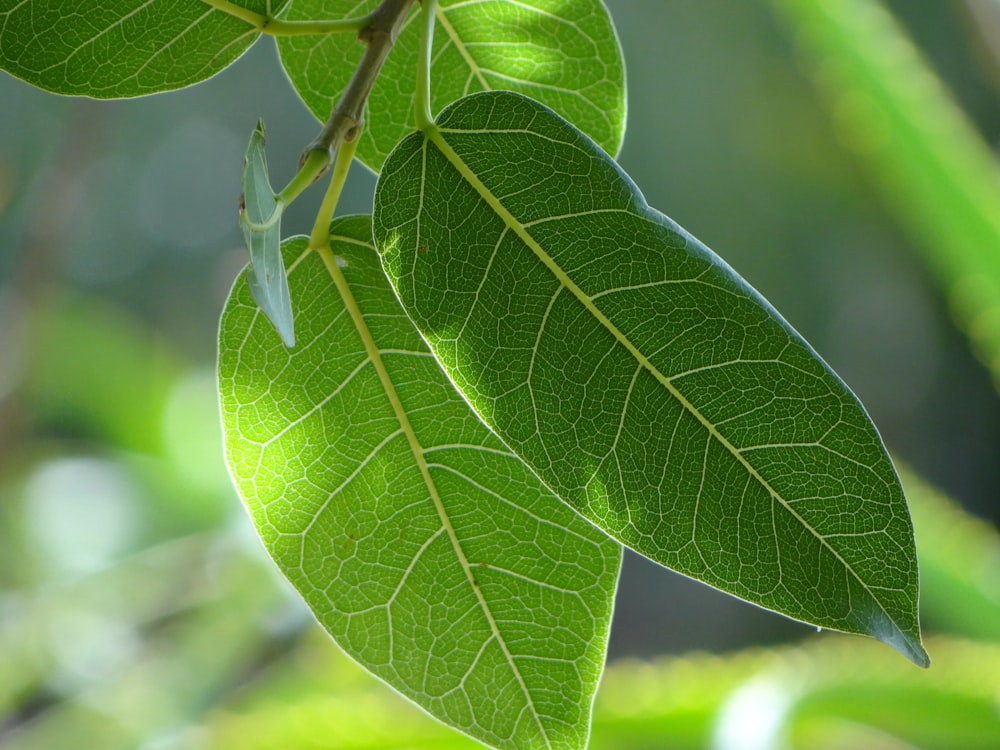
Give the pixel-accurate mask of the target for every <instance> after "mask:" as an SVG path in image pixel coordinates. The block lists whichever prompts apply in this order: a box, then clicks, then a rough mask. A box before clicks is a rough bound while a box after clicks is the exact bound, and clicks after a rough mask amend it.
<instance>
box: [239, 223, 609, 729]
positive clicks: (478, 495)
mask: <svg viewBox="0 0 1000 750" xmlns="http://www.w3.org/2000/svg"><path fill="white" fill-rule="evenodd" d="M331 233H332V235H333V251H334V252H335V253H336V254H337V258H336V259H335V258H334V256H333V255H332V254H331V253H330V252H329V251H326V250H323V251H319V252H314V251H310V250H309V249H308V248H307V242H306V240H305V239H303V238H298V239H293V240H289V241H287V242H286V243H285V244H284V252H285V257H286V261H287V263H288V268H289V280H290V283H291V286H292V289H293V291H294V295H295V300H296V313H297V318H298V324H299V347H298V348H297V349H296V350H295V351H289V350H288V349H286V348H284V347H283V346H282V345H281V342H280V341H279V340H278V337H277V336H276V335H275V333H274V331H273V330H272V329H271V326H270V325H269V324H267V323H266V322H265V321H264V319H263V316H262V315H261V312H260V310H259V309H258V308H257V307H256V306H255V305H254V304H253V302H252V300H251V299H250V296H249V294H248V293H247V292H246V285H244V284H241V283H237V284H236V285H235V287H234V290H233V293H232V295H231V297H230V299H229V301H228V303H227V304H226V308H225V312H224V313H223V316H222V323H221V332H220V344H219V388H220V398H221V407H222V415H223V423H224V430H225V447H226V456H227V460H228V462H229V467H230V471H231V472H232V475H233V477H234V480H235V482H236V485H237V488H238V489H239V492H240V495H241V496H242V498H243V500H244V502H245V503H246V504H247V506H248V508H249V510H250V514H251V516H252V518H253V521H254V524H255V525H256V527H257V530H258V532H259V533H260V535H261V538H262V539H263V541H264V544H265V546H266V547H267V550H268V552H269V553H270V554H271V556H272V557H273V558H274V560H275V562H276V563H277V564H278V566H279V567H280V568H281V570H282V571H283V572H284V573H285V575H286V576H287V577H288V579H289V580H290V581H291V582H292V584H293V585H294V586H295V587H296V588H297V589H298V590H299V591H300V592H301V593H302V595H303V597H304V598H305V600H306V601H307V602H308V604H309V606H310V607H311V608H312V610H313V612H314V613H315V615H316V617H317V618H318V619H319V621H320V622H321V623H322V625H323V627H325V628H326V629H327V631H328V632H329V633H330V634H331V635H332V636H333V637H334V639H335V640H336V641H337V643H339V644H340V646H341V647H342V648H343V649H344V650H345V651H347V653H348V654H350V655H351V656H352V657H353V658H355V659H356V660H357V661H358V662H360V663H361V664H362V665H363V666H365V667H366V668H367V669H369V670H370V671H371V672H372V673H373V674H375V675H377V676H378V677H380V678H381V679H383V680H384V681H385V682H387V683H388V684H389V685H391V686H392V687H394V688H396V689H397V690H399V691H400V692H401V693H403V694H404V695H406V696H408V697H409V698H411V699H412V700H413V701H415V702H416V703H418V704H419V705H421V706H422V707H423V708H424V709H425V710H426V711H428V712H429V713H431V714H432V715H433V716H435V717H437V718H438V719H440V720H442V721H444V722H446V723H448V724H450V725H452V726H454V727H457V728H458V729H460V730H461V731H463V732H465V733H467V734H469V735H471V736H472V737H475V738H476V739H479V740H480V741H482V742H486V743H488V744H490V745H494V746H496V747H510V748H514V747H518V748H523V747H566V748H582V747H584V746H585V745H586V740H587V736H588V733H589V724H590V708H591V705H592V702H593V698H594V694H595V691H596V689H597V683H598V680H599V678H600V675H601V671H602V669H603V661H604V653H605V648H606V645H607V637H608V629H609V622H610V616H611V609H612V603H613V597H614V591H615V586H616V581H617V575H618V567H619V562H620V558H621V547H620V545H618V544H617V543H615V542H613V541H612V540H610V539H608V537H606V536H605V535H604V534H602V533H601V532H599V531H598V530H597V529H595V528H593V526H591V525H590V524H588V523H587V522H586V521H584V520H583V519H582V518H580V517H579V516H577V515H576V514H574V513H573V512H572V511H570V509H569V508H567V507H566V506H565V505H564V504H563V503H560V502H559V501H558V500H557V499H556V498H554V497H553V496H552V495H551V494H550V493H548V491H546V490H545V488H544V487H543V486H542V485H541V484H540V483H539V482H538V480H537V479H536V478H535V477H534V475H533V474H532V473H531V472H530V471H529V470H528V469H527V467H525V466H524V464H523V463H521V462H520V461H519V460H518V459H516V458H515V457H514V456H513V455H512V454H510V452H509V451H508V450H507V449H506V448H505V447H504V446H503V444H502V443H500V441H499V440H497V439H496V438H495V437H494V436H493V435H492V434H491V433H490V432H489V431H488V430H487V429H486V428H485V427H484V426H483V425H482V424H481V423H480V422H479V421H478V420H477V419H476V417H475V415H474V414H473V413H472V411H471V410H470V409H469V408H468V406H467V405H466V404H465V402H464V401H463V400H462V399H461V398H460V397H459V395H458V394H457V393H456V392H455V390H454V389H453V388H452V387H451V385H450V383H449V382H448V380H447V378H445V376H444V374H443V373H442V372H441V370H440V369H439V367H438V365H437V364H436V362H435V361H434V359H433V357H432V356H431V355H430V353H429V352H428V351H427V349H426V346H425V345H424V343H423V342H422V340H421V339H420V337H419V335H418V334H417V332H416V330H415V329H414V328H413V326H412V324H411V323H410V322H409V321H408V320H407V318H406V316H405V315H404V313H403V311H402V310H401V309H400V307H399V303H398V301H397V300H396V299H395V297H394V296H393V294H392V290H391V288H390V287H389V284H388V282H387V281H386V279H385V276H384V274H383V273H382V271H381V269H380V268H379V263H378V257H377V255H376V253H375V252H374V249H373V247H372V245H371V239H370V237H371V221H370V217H351V218H348V219H341V220H337V221H335V222H334V223H333V225H331ZM341 274H343V275H342V276H341ZM345 278H346V281H345ZM347 285H349V290H348V286H347Z"/></svg>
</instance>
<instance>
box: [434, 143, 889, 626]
mask: <svg viewBox="0 0 1000 750" xmlns="http://www.w3.org/2000/svg"><path fill="white" fill-rule="evenodd" d="M424 135H425V143H426V141H427V140H430V141H431V142H433V143H434V145H435V146H437V148H438V149H439V150H440V151H441V153H442V154H443V155H444V157H445V158H446V159H447V160H448V162H449V163H450V164H451V165H452V166H453V167H454V168H455V169H456V170H457V171H458V172H459V174H460V175H461V176H462V177H463V178H464V179H465V180H466V181H467V182H468V183H469V184H470V185H471V186H472V187H473V189H474V190H475V191H476V192H477V193H478V194H479V196H480V197H481V198H482V199H483V200H485V201H486V202H487V204H489V206H490V208H492V209H493V210H494V211H495V212H496V213H497V215H499V216H500V218H502V219H503V221H504V223H505V224H506V226H507V228H508V229H510V230H512V231H513V232H514V233H515V234H517V236H518V237H519V238H520V239H521V241H522V242H524V243H525V244H526V245H527V246H528V247H529V248H531V250H532V252H533V253H535V255H536V256H537V257H538V259H539V260H541V261H542V263H544V264H545V266H546V267H547V268H548V269H549V270H550V271H551V272H552V274H553V275H554V276H555V277H556V279H557V280H558V281H559V282H560V283H561V284H562V285H563V286H565V287H566V288H567V289H569V290H570V291H571V292H572V293H573V295H574V296H575V297H576V298H577V299H578V300H579V301H580V302H581V303H582V304H583V305H584V307H586V309H587V310H588V312H590V313H591V314H592V315H593V316H594V317H595V318H596V319H597V321H598V322H599V323H600V324H601V325H602V326H604V327H605V328H606V329H607V330H608V331H609V332H610V333H611V334H612V335H613V336H614V337H615V339H616V340H617V341H618V342H619V343H620V344H622V345H623V346H624V347H625V348H626V349H627V350H628V351H629V353H630V354H631V355H632V356H633V357H634V358H635V359H636V361H637V362H638V363H639V364H640V365H641V366H642V367H644V368H645V369H646V370H648V371H649V373H650V374H651V375H652V376H653V377H655V378H656V379H657V381H659V382H660V383H661V384H662V385H663V386H664V387H665V388H666V389H667V390H668V391H669V392H670V394H671V395H672V396H674V398H676V399H677V400H678V401H679V402H680V404H681V406H682V407H683V408H684V409H685V410H687V411H688V412H690V413H691V414H692V415H693V416H694V417H695V418H696V419H697V420H698V421H699V422H700V423H701V424H702V426H704V427H705V429H706V430H708V431H709V433H710V434H711V435H712V436H713V437H714V438H715V439H716V440H718V441H719V442H720V443H721V444H722V446H723V447H724V448H725V449H726V450H727V451H728V452H729V453H731V454H732V455H733V457H734V458H736V460H737V461H739V462H740V464H742V465H743V467H744V468H745V469H746V470H747V471H748V472H749V473H750V475H751V476H752V477H754V479H756V480H757V481H758V482H759V483H760V484H761V486H762V487H764V489H765V490H767V492H768V493H769V494H770V495H771V497H772V498H773V499H774V500H776V501H777V502H778V504H779V505H780V506H781V507H783V508H784V509H785V510H786V511H787V512H788V513H790V514H791V515H792V517H793V518H795V519H796V520H797V521H798V522H799V523H801V524H802V526H803V527H804V528H806V529H808V530H809V532H810V533H811V534H812V535H813V536H814V537H815V538H816V539H817V540H818V541H819V543H820V544H821V545H822V546H823V547H825V548H826V549H827V550H828V551H829V552H830V554H832V555H833V556H834V557H835V558H836V559H837V560H838V561H839V562H840V563H841V564H842V565H843V566H844V567H845V568H846V569H847V570H849V571H850V573H851V575H852V576H853V577H854V579H855V580H856V581H857V582H858V583H859V584H860V585H861V587H862V588H863V589H864V590H865V591H866V592H867V593H868V595H869V596H870V597H871V598H872V601H874V602H875V604H876V606H878V608H879V609H881V610H882V612H883V614H884V615H885V616H886V617H887V618H889V621H890V622H891V623H892V624H893V626H894V627H895V628H896V630H897V631H899V632H900V633H901V634H903V635H904V637H906V638H907V639H908V638H909V636H908V635H906V634H905V633H903V631H902V629H901V628H900V627H899V624H898V623H897V622H896V620H895V619H894V618H893V617H892V615H890V614H889V613H888V612H887V611H886V609H885V607H884V606H882V602H880V601H879V599H878V597H876V596H875V594H874V593H873V592H872V590H871V588H870V587H869V586H868V584H867V583H865V582H864V581H863V580H862V579H861V577H860V576H859V575H858V573H857V572H856V571H855V570H854V568H853V567H852V566H851V565H849V564H848V563H847V561H846V560H844V558H843V557H841V555H840V554H839V553H838V552H837V550H835V549H834V548H833V547H832V546H830V544H829V542H827V540H826V538H825V537H824V536H823V535H822V534H820V533H819V532H817V531H816V529H814V528H813V527H812V526H811V525H810V524H809V523H807V522H806V520H805V519H804V518H803V517H802V516H801V515H799V513H798V512H796V510H795V509H794V508H793V507H792V506H791V505H789V504H788V502H787V501H786V500H785V499H784V498H783V497H782V496H781V495H780V494H779V493H778V492H777V491H776V490H775V489H774V488H773V487H772V486H771V485H770V483H769V482H768V481H767V480H766V479H764V477H762V476H761V475H760V473H759V472H758V471H757V469H756V467H754V466H753V465H752V464H750V463H749V462H748V461H747V460H746V458H744V456H743V455H742V454H741V453H740V452H739V450H738V449H737V448H736V446H734V445H733V444H732V443H730V442H729V440H727V439H726V437H725V436H723V435H722V434H721V433H720V432H719V431H718V430H717V429H716V427H715V425H714V424H712V422H711V420H709V419H708V418H706V417H705V415H703V414H702V413H701V412H700V411H699V410H698V409H697V408H696V407H695V405H694V404H692V403H691V402H690V401H688V399H687V398H685V397H684V394H682V393H681V392H680V391H679V390H677V388H676V386H674V384H673V383H672V382H671V381H670V379H669V378H668V377H667V376H666V375H664V374H663V373H662V372H660V371H659V370H658V369H657V368H656V367H655V366H654V365H653V363H652V362H650V361H649V359H647V358H646V356H645V355H644V354H643V353H642V352H641V351H639V349H638V348H637V347H636V346H635V345H634V344H633V343H632V342H631V341H630V340H629V339H628V337H627V336H625V334H624V333H622V332H621V330H619V329H618V327H617V326H616V325H614V324H613V323H612V322H611V321H610V320H609V319H608V318H607V316H605V315H604V313H602V312H601V311H600V310H599V309H598V308H597V306H596V305H594V303H593V301H592V300H591V299H590V297H589V296H587V294H586V293H585V292H584V291H583V290H582V289H581V288H580V287H579V286H577V284H576V283H575V282H574V281H573V280H572V279H571V278H570V277H569V276H568V275H567V274H566V272H565V271H563V270H562V268H561V267H560V266H559V264H557V263H556V262H555V260H554V259H553V258H552V257H551V256H550V255H549V254H548V253H546V252H545V250H544V249H543V248H542V247H541V245H539V244H538V242H537V241H536V240H535V238H534V237H532V236H531V235H530V234H529V233H528V230H527V229H526V228H525V227H524V225H523V224H521V222H520V221H518V220H517V218H516V217H515V216H514V215H513V214H512V213H510V211H508V210H507V208H506V206H504V205H503V203H501V202H500V199H499V198H497V197H496V196H495V195H494V194H493V192H492V191H491V190H490V189H489V188H488V187H486V185H485V184H484V183H483V182H482V180H480V179H479V177H478V176H477V175H476V174H475V173H474V172H473V171H472V170H471V169H470V168H469V166H468V165H467V164H466V163H465V161H464V160H463V159H462V157H461V156H459V155H458V153H457V152H456V151H455V150H454V149H453V148H452V147H451V144H449V143H448V142H447V141H446V140H445V138H444V135H443V134H442V132H441V131H440V129H438V128H437V127H436V126H435V127H431V128H428V129H427V130H426V131H425V132H424Z"/></svg>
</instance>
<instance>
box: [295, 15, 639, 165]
mask: <svg viewBox="0 0 1000 750" xmlns="http://www.w3.org/2000/svg"><path fill="white" fill-rule="evenodd" d="M377 5H378V3H377V1H376V0H363V1H362V2H358V1H357V0H296V1H295V3H294V4H293V5H292V6H291V8H289V12H288V18H289V19H301V20H316V19H331V18H341V17H356V16H361V15H363V14H365V13H368V12H370V11H372V10H373V9H374V8H375V7H376V6H377ZM415 15H416V13H414V15H413V16H411V17H410V19H409V20H408V21H407V26H406V27H404V28H403V30H402V31H401V32H400V34H399V39H398V40H397V41H396V46H395V47H394V48H393V50H392V53H391V54H390V55H389V57H388V59H387V60H386V63H385V68H384V70H383V73H382V74H381V76H380V77H379V81H378V82H377V83H376V84H375V89H374V91H373V92H372V96H371V99H370V100H369V102H368V110H367V115H366V121H365V130H364V132H363V133H362V135H361V140H360V143H359V144H358V152H357V157H358V159H359V160H361V161H362V162H363V163H364V164H365V165H366V166H367V167H368V168H369V169H371V170H373V171H374V172H378V171H379V169H381V167H382V163H383V162H384V161H385V157H386V156H387V155H388V154H389V152H390V151H391V150H392V149H393V147H394V146H395V145H396V144H397V143H398V142H399V141H400V140H401V139H402V138H403V137H404V136H405V135H407V134H408V133H409V132H410V131H411V130H412V129H413V122H414V118H413V97H414V86H413V83H415V81H416V78H415V71H416V69H417V49H418V41H419V33H418V29H417V28H416V27H417V26H418V25H419V24H416V23H414V20H415ZM436 26H437V30H436V32H435V35H434V51H433V68H432V78H433V85H432V95H433V101H432V104H433V105H434V107H435V108H437V109H439V108H441V107H443V106H444V105H446V104H448V103H449V102H452V101H454V100H455V99H458V98H459V97H462V96H465V95H466V94H470V93H473V92H476V91H488V90H499V89H507V90H512V91H519V92H521V93H523V94H526V95H529V96H532V97H534V98H535V99H537V100H539V101H541V102H543V103H545V104H547V105H548V106H549V107H552V108H553V109H554V110H556V111H557V112H559V113H560V114H561V115H562V116H563V117H565V118H566V119H567V120H569V121H570V122H572V123H573V124H574V125H575V126H576V127H578V128H579V129H580V130H582V131H583V132H585V133H586V134H587V135H589V136H590V137H591V138H593V139H594V140H595V141H597V142H598V143H599V144H600V145H601V146H602V148H604V149H605V150H606V151H608V152H609V153H611V154H617V153H618V150H619V148H621V144H622V138H623V137H624V134H625V66H624V62H623V60H622V52H621V47H620V45H619V43H618V37H617V35H616V33H615V29H614V25H613V23H612V21H611V17H610V16H609V14H608V11H607V8H605V6H604V3H603V2H602V0H574V1H573V2H566V0H525V1H522V2H516V3H512V2H510V1H509V0H474V2H468V1H467V0H441V2H439V3H438V5H437V20H436ZM278 49H279V51H280V53H281V64H282V66H283V67H284V68H285V71H286V72H287V74H288V77H289V80H291V82H292V85H293V86H294V87H295V90H296V91H297V92H298V94H299V96H300V97H302V100H303V101H304V102H305V104H306V106H307V107H309V109H310V110H311V111H312V112H313V114H314V115H316V117H317V118H319V119H320V120H321V121H325V120H326V118H327V117H329V115H330V112H331V110H332V109H333V107H334V105H335V104H336V102H337V100H338V99H339V97H340V94H341V93H342V92H343V90H344V88H345V87H346V86H347V82H348V81H349V80H350V78H351V75H352V74H353V73H354V69H355V67H356V66H357V61H358V60H359V59H360V55H361V48H360V47H359V45H358V42H357V40H356V39H354V38H353V36H351V35H349V34H332V35H329V36H325V37H282V38H280V39H279V40H278Z"/></svg>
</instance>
